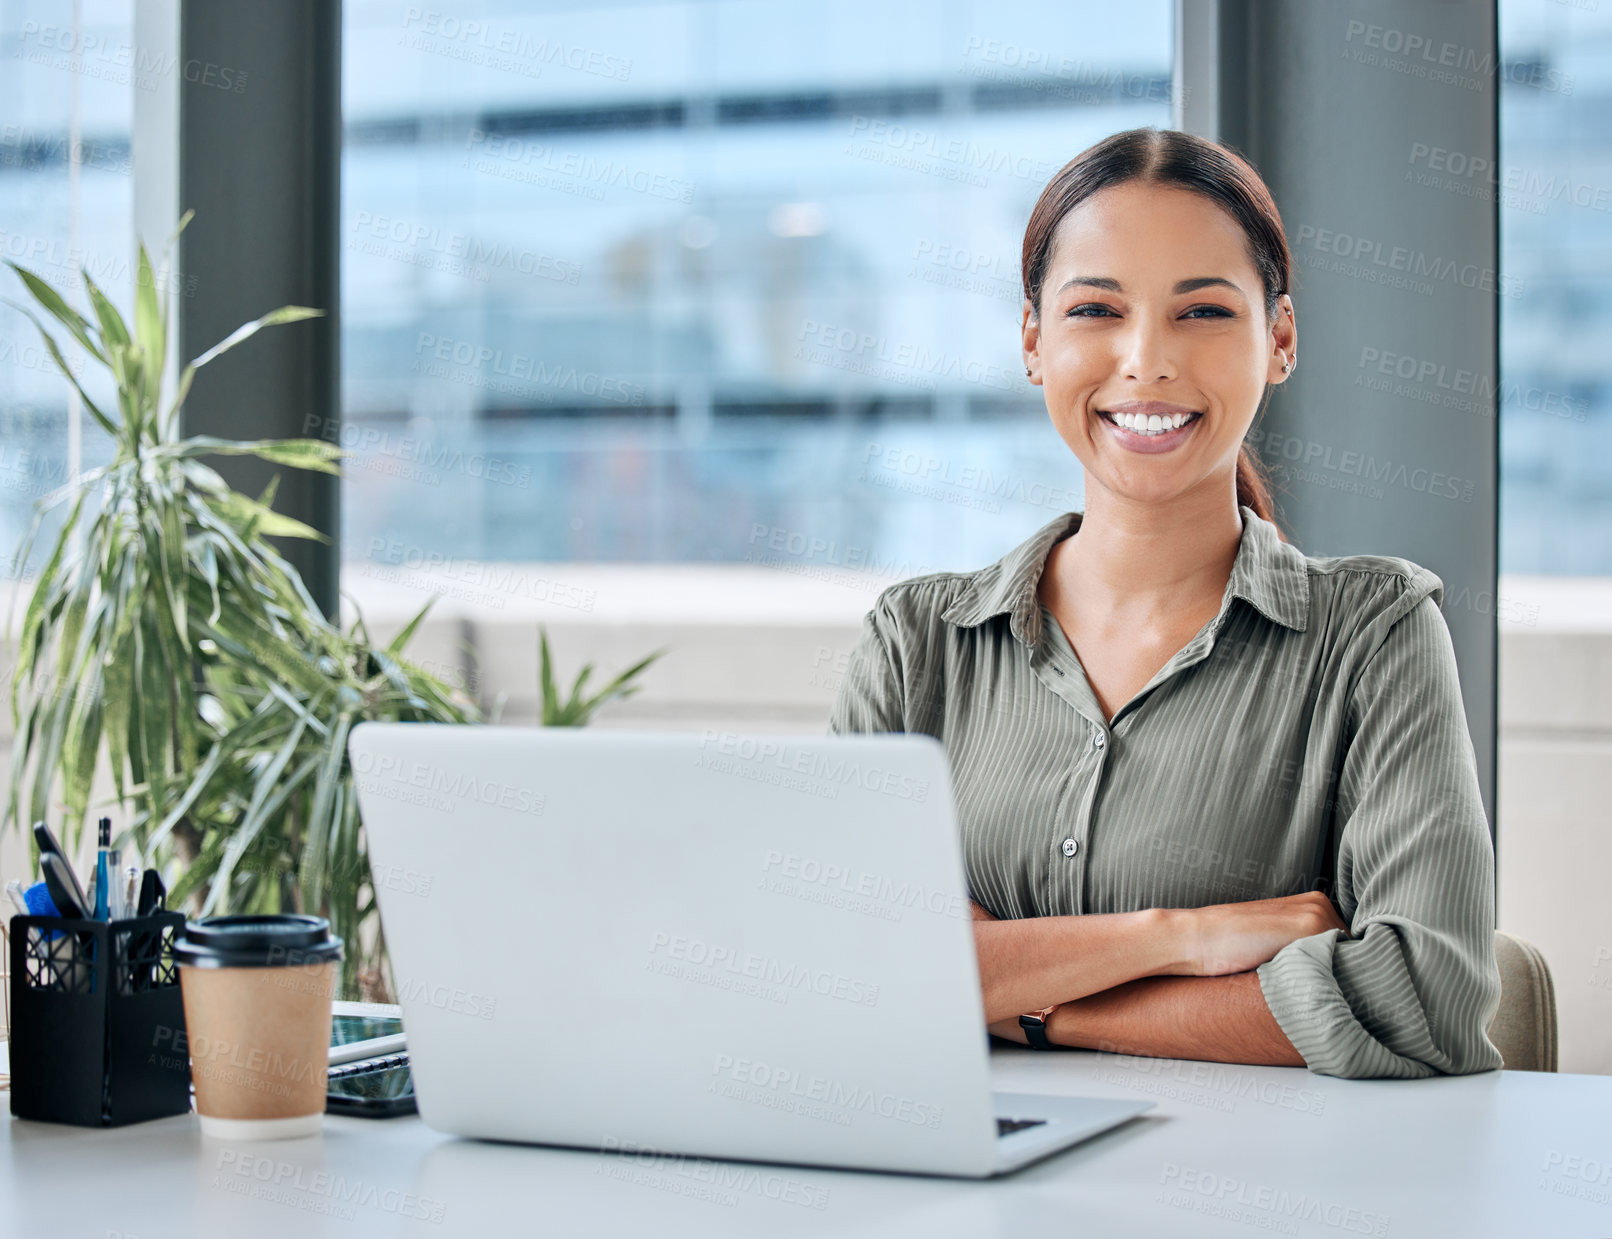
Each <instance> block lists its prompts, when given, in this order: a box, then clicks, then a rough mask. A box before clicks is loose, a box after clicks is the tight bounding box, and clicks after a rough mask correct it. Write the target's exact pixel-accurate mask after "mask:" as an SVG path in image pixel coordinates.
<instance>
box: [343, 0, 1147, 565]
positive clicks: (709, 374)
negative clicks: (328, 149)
mask: <svg viewBox="0 0 1612 1239" xmlns="http://www.w3.org/2000/svg"><path fill="white" fill-rule="evenodd" d="M1171 11H1172V6H1171V4H1170V3H1168V2H1167V0H1149V2H1147V3H1141V4H1134V5H1126V6H1123V7H1120V8H1116V7H1115V6H1112V5H1105V4H1097V3H1068V2H1066V0H1065V2H1056V3H1050V2H1049V3H1039V4H1025V5H1018V6H1013V7H1012V8H1010V9H1004V8H1003V7H1002V6H999V5H993V4H987V3H984V2H983V0H979V2H974V3H958V4H950V5H945V6H936V5H933V4H929V3H920V2H917V0H910V2H903V0H853V2H845V0H837V2H827V3H825V2H824V0H769V2H767V3H755V2H744V3H738V2H717V3H631V4H628V3H600V4H593V5H587V6H581V5H577V6H564V7H558V6H555V7H545V8H543V9H542V10H535V9H534V6H531V5H527V4H497V3H483V4H457V5H446V6H439V7H436V8H433V9H431V10H425V11H422V10H421V9H420V7H419V6H407V5H403V4H394V3H362V2H355V3H349V4H348V5H347V6H346V10H345V22H346V26H345V34H344V56H345V84H344V108H345V117H346V120H345V123H346V143H345V148H344V154H343V161H344V162H343V207H342V210H343V219H342V254H343V274H342V286H343V300H344V305H343V313H344V321H343V359H342V367H343V388H344V390H343V403H344V415H345V419H346V424H345V428H344V432H343V433H344V440H345V442H346V445H347V446H348V447H349V448H350V449H352V450H353V451H354V456H353V457H352V458H351V459H350V460H349V461H348V463H347V468H346V481H345V492H344V500H343V505H342V510H343V526H344V543H343V547H344V555H345V556H346V558H347V560H348V562H349V563H353V562H354V561H362V560H368V561H371V562H372V563H381V564H392V563H398V564H408V563H417V562H421V561H428V560H430V559H431V558H432V557H453V558H460V557H463V558H470V559H475V560H526V561H550V562H553V561H639V562H643V561H671V562H679V561H681V562H687V561H716V562H763V563H765V562H771V561H772V560H773V559H776V558H778V557H779V556H780V553H781V554H782V556H783V557H784V558H798V555H795V554H793V551H794V549H795V548H794V547H793V543H792V542H790V541H789V539H790V538H791V537H792V536H795V535H799V533H800V531H810V535H811V536H812V537H814V538H817V539H820V540H821V544H822V545H824V546H828V547H832V548H833V550H832V551H831V552H830V553H828V554H827V555H826V556H825V557H824V558H826V559H827V560H828V561H829V562H833V563H837V564H841V565H843V566H846V567H849V568H864V569H865V568H871V569H873V570H875V571H877V572H880V573H881V574H886V575H892V576H909V575H913V574H915V573H918V572H922V571H927V570H931V569H938V568H951V567H958V568H961V567H977V566H978V565H979V564H980V563H983V562H989V561H990V560H991V559H992V558H995V557H996V556H997V555H999V554H1001V553H1002V551H1003V550H1005V549H1006V548H1007V547H1008V546H1010V545H1012V544H1013V543H1014V542H1016V541H1018V540H1019V539H1020V538H1022V536H1023V535H1024V532H1025V530H1026V529H1027V528H1031V527H1034V525H1036V524H1039V523H1041V521H1042V520H1045V519H1050V518H1051V517H1052V516H1053V515H1055V514H1056V513H1057V512H1060V511H1064V510H1068V509H1069V508H1073V507H1078V506H1080V504H1081V502H1082V499H1081V496H1080V494H1079V485H1080V483H1079V466H1078V464H1077V462H1075V461H1074V460H1072V459H1071V458H1070V456H1069V453H1068V449H1067V448H1066V447H1064V445H1063V444H1062V442H1061V441H1060V440H1059V439H1058V437H1057V436H1056V434H1055V433H1054V432H1053V431H1052V429H1051V428H1050V425H1049V424H1048V420H1047V417H1046V412H1045V407H1044V405H1043V403H1042V401H1041V397H1040V390H1039V389H1038V388H1035V387H1032V386H1030V385H1029V384H1028V383H1026V382H1025V381H1024V375H1023V367H1022V364H1021V362H1020V360H1019V343H1018V318H1019V304H1020V299H1021V294H1020V286H1019V269H1018V251H1019V246H1020V243H1021V240H1022V236H1023V229H1024V225H1025V222H1026V220H1027V219H1028V216H1029V212H1030V208H1031V206H1032V205H1033V203H1034V201H1035V198H1036V196H1037V195H1038V194H1039V193H1040V191H1041V189H1042V187H1043V186H1044V185H1045V183H1046V181H1047V180H1048V178H1049V177H1050V176H1051V175H1052V173H1053V172H1055V171H1056V170H1057V169H1058V168H1059V167H1061V166H1062V165H1063V164H1064V163H1066V162H1067V161H1068V160H1069V159H1071V158H1072V157H1073V156H1075V155H1076V154H1077V153H1079V151H1081V150H1082V149H1084V148H1085V147H1086V146H1088V145H1090V144H1091V143H1092V142H1094V141H1096V140H1097V139H1099V138H1101V137H1103V136H1104V135H1106V134H1108V133H1111V132H1114V131H1116V130H1119V129H1125V128H1130V127H1133V126H1137V125H1147V124H1153V125H1160V126H1168V125H1169V124H1170V122H1171V113H1170V99H1169V89H1170V69H1171V60H1170V56H1171V24H1170V23H1171ZM937 500H938V502H937ZM779 531H782V533H781V534H780V532H779ZM780 537H781V538H782V539H783V541H784V543H785V546H784V549H783V550H782V552H780V551H779V550H778V549H775V548H774V547H773V546H772V543H774V542H775V541H777V540H778V539H779V538H780ZM871 548H877V549H876V550H873V549H871Z"/></svg>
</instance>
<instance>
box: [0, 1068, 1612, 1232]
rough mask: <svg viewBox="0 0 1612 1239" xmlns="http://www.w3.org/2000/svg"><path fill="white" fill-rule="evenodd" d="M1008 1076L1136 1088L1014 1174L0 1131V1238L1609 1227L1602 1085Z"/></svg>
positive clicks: (1096, 1089) (1597, 1079) (417, 1133)
mask: <svg viewBox="0 0 1612 1239" xmlns="http://www.w3.org/2000/svg"><path fill="white" fill-rule="evenodd" d="M992 1072H993V1077H994V1087H996V1088H997V1089H999V1090H1002V1091H1022V1092H1052V1093H1067V1094H1083V1095H1087V1096H1098V1097H1125V1098H1145V1099H1148V1100H1152V1101H1154V1102H1156V1103H1157V1106H1156V1108H1155V1109H1153V1110H1150V1111H1148V1113H1147V1114H1146V1115H1144V1116H1142V1117H1141V1118H1138V1119H1135V1120H1133V1121H1131V1122H1130V1123H1128V1124H1126V1125H1125V1126H1124V1127H1122V1128H1118V1129H1116V1130H1114V1131H1111V1132H1108V1133H1106V1134H1104V1135H1101V1136H1098V1137H1096V1138H1095V1139H1093V1140H1091V1141H1088V1142H1087V1143H1085V1144H1083V1145H1077V1146H1076V1147H1075V1148H1073V1149H1070V1150H1067V1151H1065V1152H1063V1153H1059V1154H1056V1155H1054V1156H1053V1157H1051V1158H1048V1159H1047V1160H1045V1161H1042V1162H1038V1163H1036V1164H1035V1165H1033V1166H1029V1167H1027V1168H1026V1169H1024V1170H1021V1171H1019V1172H1018V1173H1016V1174H1013V1175H1010V1176H1008V1177H1006V1178H1002V1179H995V1180H986V1181H974V1180H952V1179H938V1178H924V1177H913V1176H905V1175H890V1174H861V1173H853V1172H848V1171H830V1170H818V1169H811V1168H799V1167H778V1166H771V1165H762V1164H756V1163H746V1162H712V1161H708V1160H704V1159H696V1158H677V1157H673V1156H662V1157H659V1158H656V1157H652V1156H648V1155H640V1156H637V1157H622V1156H616V1155H605V1154H600V1153H596V1152H583V1151H573V1150H565V1149H548V1148H539V1147H529V1146H522V1145H504V1144H491V1143H483V1142H480V1141H473V1140H461V1139H457V1138H454V1137H449V1136H443V1135H440V1134H438V1133H436V1132H433V1131H432V1130H430V1129H429V1128H427V1127H426V1126H424V1125H423V1124H422V1123H421V1122H420V1121H419V1119H418V1118H414V1117H410V1118H400V1119H388V1120H384V1121H372V1120H363V1119H351V1118H334V1117H332V1118H327V1120H326V1125H325V1129H324V1132H323V1134H322V1135H320V1136H317V1137H311V1138H308V1139H303V1140H284V1141H265V1142H261V1143H254V1144H244V1143H242V1144H236V1143H224V1142H215V1141H210V1140H204V1139H203V1138H202V1137H201V1135H200V1133H199V1131H198V1129H197V1126H196V1120H195V1117H194V1116H193V1115H192V1116H187V1117H184V1118H173V1119H165V1120H161V1121H158V1122H153V1123H143V1124H138V1125H135V1126H132V1127H125V1128H120V1129H116V1130H87V1129H79V1128H71V1127H60V1126H56V1125H53V1124H45V1123H26V1122H19V1121H16V1120H12V1121H9V1122H6V1123H4V1124H3V1126H4V1130H5V1135H4V1137H3V1140H4V1155H3V1157H0V1209H3V1210H4V1213H5V1220H4V1222H3V1223H0V1232H3V1233H4V1234H6V1235H7V1236H14V1237H15V1239H69V1237H72V1236H86V1237H93V1239H114V1237H116V1236H125V1237H127V1239H136V1237H138V1239H190V1237H192V1236H195V1237H198V1239H200V1237H202V1236H207V1237H212V1236H220V1235H227V1236H229V1237H230V1239H247V1237H249V1236H257V1235H265V1236H267V1235H274V1236H283V1235H286V1234H294V1235H296V1236H297V1237H298V1239H310V1237H312V1236H318V1235H336V1236H346V1237H353V1236H362V1235H421V1236H434V1237H441V1236H449V1235H491V1236H501V1235H542V1236H545V1237H546V1236H559V1235H572V1234H575V1235H588V1236H594V1237H609V1236H615V1235H626V1236H635V1237H636V1236H643V1237H646V1239H647V1237H650V1236H655V1237H658V1236H662V1235H689V1236H699V1237H700V1239H707V1237H709V1236H721V1235H728V1234H732V1235H740V1234H744V1235H748V1236H753V1235H756V1234H767V1235H769V1236H795V1235H802V1236H804V1235H836V1236H847V1235H850V1236H856V1235H865V1236H870V1237H872V1236H878V1237H879V1239H889V1237H894V1236H903V1235H911V1236H920V1237H921V1239H944V1237H946V1236H951V1235H958V1236H964V1235H966V1236H971V1237H978V1236H995V1235H1005V1234H1015V1235H1017V1234H1055V1235H1073V1234H1079V1235H1093V1236H1106V1235H1192V1236H1212V1235H1233V1236H1242V1237H1244V1239H1246V1237H1247V1236H1248V1235H1250V1234H1252V1233H1265V1234H1274V1235H1301V1236H1305V1235H1313V1236H1325V1235H1335V1236H1345V1235H1352V1234H1355V1235H1376V1236H1395V1237H1399V1239H1434V1237H1437V1236H1445V1235H1448V1236H1459V1237H1460V1239H1477V1237H1479V1236H1491V1235H1494V1236H1527V1237H1528V1239H1534V1237H1536V1236H1553V1237H1557V1236H1560V1237H1566V1236H1585V1237H1598V1236H1612V1077H1607V1076H1588V1075H1546V1074H1537V1073H1532V1072H1509V1071H1507V1072H1500V1071H1493V1072H1486V1073H1484V1074H1482V1075H1474V1076H1456V1077H1435V1078H1433V1079H1428V1080H1339V1079H1334V1078H1332V1077H1329V1076H1319V1075H1315V1074H1313V1073H1311V1072H1308V1071H1305V1070H1304V1069H1302V1068H1279V1067H1239V1066H1228V1065H1224V1064H1218V1063H1196V1062H1177V1061H1174V1060H1167V1059H1141V1058H1131V1057H1127V1056H1121V1055H1112V1054H1096V1053H1088V1052H1081V1051H1069V1052H1060V1053H1054V1054H1037V1053H1035V1052H1033V1051H1029V1050H1022V1049H1019V1048H1017V1047H1013V1048H1003V1049H998V1050H995V1051H994V1052H993V1056H992Z"/></svg>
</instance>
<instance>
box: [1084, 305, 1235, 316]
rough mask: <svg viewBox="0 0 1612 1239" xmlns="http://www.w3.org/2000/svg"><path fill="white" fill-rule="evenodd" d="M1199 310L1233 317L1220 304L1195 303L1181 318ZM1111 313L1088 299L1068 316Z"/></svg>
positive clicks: (1196, 313)
mask: <svg viewBox="0 0 1612 1239" xmlns="http://www.w3.org/2000/svg"><path fill="white" fill-rule="evenodd" d="M1087 311H1095V312H1094V313H1088V312H1087ZM1200 311H1202V312H1203V314H1202V315H1201V316H1203V317H1208V318H1231V317H1233V314H1232V312H1231V311H1230V310H1228V309H1226V307H1225V306H1220V305H1195V306H1193V307H1192V308H1191V309H1190V310H1188V311H1187V312H1186V313H1185V314H1183V315H1182V316H1181V317H1183V318H1194V317H1200V313H1199V312H1200ZM1112 313H1113V311H1112V310H1110V309H1109V308H1108V307H1107V306H1106V305H1103V304H1102V303H1101V302H1098V301H1088V302H1086V303H1085V304H1084V305H1077V306H1075V307H1074V308H1073V309H1072V310H1070V311H1069V315H1068V316H1069V317H1070V318H1102V317H1105V316H1108V315H1111V314H1112Z"/></svg>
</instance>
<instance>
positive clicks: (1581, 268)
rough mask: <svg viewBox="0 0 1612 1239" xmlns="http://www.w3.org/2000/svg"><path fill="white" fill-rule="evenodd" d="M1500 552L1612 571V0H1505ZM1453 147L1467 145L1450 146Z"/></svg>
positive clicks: (1470, 178)
mask: <svg viewBox="0 0 1612 1239" xmlns="http://www.w3.org/2000/svg"><path fill="white" fill-rule="evenodd" d="M1500 19H1501V20H1500V47H1501V56H1502V62H1503V72H1502V74H1501V75H1500V160H1499V163H1500V167H1499V168H1498V169H1494V168H1476V167H1472V166H1471V165H1470V161H1460V162H1459V164H1455V163H1451V162H1450V159H1451V157H1450V156H1447V157H1446V159H1445V161H1444V162H1445V163H1446V165H1447V166H1446V167H1445V168H1444V169H1443V170H1442V172H1441V175H1442V176H1443V178H1444V180H1445V181H1446V182H1448V185H1449V188H1450V189H1451V190H1452V192H1463V193H1464V192H1471V191H1472V190H1473V189H1477V190H1479V191H1480V192H1484V193H1486V194H1489V195H1491V196H1493V195H1498V197H1499V200H1500V267H1501V270H1502V271H1503V272H1505V274H1506V277H1507V279H1508V280H1511V281H1514V282H1516V283H1517V284H1518V285H1519V286H1520V289H1521V291H1520V294H1519V295H1518V296H1516V297H1502V298H1500V315H1501V319H1500V323H1501V328H1500V355H1501V375H1502V384H1501V393H1500V442H1501V456H1500V462H1501V464H1500V567H1501V571H1503V572H1507V573H1539V574H1567V575H1574V576H1604V575H1612V355H1609V354H1608V351H1607V348H1606V341H1607V340H1609V339H1612V7H1609V6H1607V5H1602V4H1596V3H1592V2H1590V0H1568V2H1566V3H1563V2H1561V0H1501V4H1500ZM1454 158H1455V159H1457V160H1459V156H1458V155H1455V156H1454Z"/></svg>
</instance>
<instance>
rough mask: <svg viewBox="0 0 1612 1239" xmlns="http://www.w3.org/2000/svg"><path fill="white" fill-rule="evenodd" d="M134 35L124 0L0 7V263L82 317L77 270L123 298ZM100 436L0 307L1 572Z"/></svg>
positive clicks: (8, 278)
mask: <svg viewBox="0 0 1612 1239" xmlns="http://www.w3.org/2000/svg"><path fill="white" fill-rule="evenodd" d="M75 11H76V13H77V24H76V25H75V24H74V14H75ZM133 39H134V4H133V0H91V2H86V3H83V4H81V5H77V6H74V5H64V4H52V3H43V2H40V3H19V4H7V5H4V6H0V64H3V65H4V66H5V68H4V71H3V72H0V118H3V119H0V259H3V260H5V261H7V262H11V263H15V264H16V265H17V266H19V267H23V268H25V269H27V270H29V271H31V272H33V273H34V274H36V275H38V276H40V277H41V278H42V279H44V280H45V281H46V282H47V283H49V284H51V285H52V286H54V287H55V289H56V290H57V291H58V292H59V293H61V294H62V296H63V297H64V298H66V300H67V301H68V303H69V304H70V305H72V306H74V307H75V308H77V309H79V310H80V311H82V312H84V313H86V314H87V313H88V312H89V303H88V298H87V296H86V294H85V292H84V286H83V281H82V278H81V276H80V271H81V270H88V272H89V274H90V278H91V279H93V280H94V281H95V282H96V283H97V284H98V285H100V287H101V289H102V290H103V291H104V292H105V293H106V294H107V296H109V297H110V298H111V299H112V301H113V302H114V303H115V304H117V305H118V306H119V307H120V308H122V309H123V310H124V311H125V312H127V311H128V310H129V308H130V305H131V303H132V300H133V291H134V257H133V256H134V231H133V218H134V216H133V178H132V176H131V171H132V167H131V161H130V157H129V135H130V128H131V123H132V118H133V111H134V91H135V90H136V89H138V88H140V87H141V84H142V80H143V79H142V74H143V72H144V71H143V70H142V69H141V68H140V67H139V65H138V64H137V62H136V57H135V55H134V45H133ZM149 85H150V83H149V82H148V81H147V82H145V86H146V88H149ZM161 240H162V238H158V239H157V241H158V244H160V243H161ZM0 286H3V292H0V296H3V297H4V298H5V299H6V300H9V301H14V302H18V303H21V304H24V305H29V306H32V305H33V300H32V298H31V297H30V296H29V295H28V293H27V291H26V289H25V288H24V287H23V284H22V282H21V280H20V279H18V277H17V276H16V275H15V273H13V272H12V271H10V270H9V269H6V270H4V271H0ZM52 334H54V335H55V336H57V337H58V339H59V340H60V341H61V342H62V343H64V344H65V345H66V346H67V347H66V350H65V351H66V354H67V357H68V362H69V365H70V366H72V367H73V369H74V371H75V373H76V374H78V376H79V378H80V381H81V382H83V383H84V385H85V388H86V390H87V391H88V392H89V395H90V398H91V399H93V400H95V401H96V402H97V404H98V405H100V404H101V401H102V400H103V399H105V400H106V401H107V402H108V403H107V404H106V405H105V406H102V407H111V408H115V407H116V405H115V402H114V401H112V397H111V393H112V384H111V381H110V378H109V377H108V376H106V375H105V373H104V371H101V370H100V369H99V368H93V369H92V368H91V367H90V366H88V365H85V364H84V362H85V358H84V355H83V351H82V350H81V349H80V348H79V347H78V346H77V345H76V344H74V343H72V341H71V339H70V338H69V337H68V336H67V333H66V332H65V331H63V330H61V329H60V328H57V329H56V330H55V331H53V333H52ZM108 446H109V445H108V444H107V443H106V441H105V438H104V435H102V434H101V433H100V431H99V430H98V428H96V427H95V425H94V423H93V422H92V421H91V420H90V418H89V416H88V414H85V413H83V412H82V411H80V410H78V409H77V404H76V400H75V399H74V398H73V393H72V389H71V387H70V385H69V384H68V382H67V380H66V379H65V378H64V377H63V375H62V374H61V372H60V371H59V370H58V369H57V367H56V363H55V362H54V361H53V360H52V359H51V356H50V354H49V353H48V352H47V351H46V349H45V346H44V344H43V342H42V341H41V340H40V338H39V333H38V331H37V330H36V329H35V328H34V326H33V324H31V323H30V322H29V321H28V320H27V318H25V317H24V316H23V315H22V314H21V313H19V312H18V311H16V310H14V309H12V308H10V307H9V306H6V307H0V577H5V578H10V577H11V576H13V575H14V574H15V570H14V565H13V552H14V551H15V550H16V549H17V548H18V547H19V545H20V543H21V541H22V539H23V537H24V535H25V534H26V532H27V529H28V527H29V525H30V523H31V522H32V520H33V514H34V508H35V504H36V502H37V501H38V500H40V499H41V498H43V497H45V496H46V495H48V494H49V493H50V492H51V491H53V490H55V489H56V488H58V487H60V486H63V485H64V484H66V483H67V482H68V481H70V480H71V479H72V477H73V475H74V472H75V470H77V469H78V468H81V467H85V466H90V465H94V464H97V463H99V462H101V461H104V460H105V459H106V458H107V454H108V453H107V449H108ZM58 516H60V513H58ZM49 535H50V527H47V529H46V531H45V533H44V534H42V536H41V537H40V539H39V542H38V543H37V544H36V547H35V550H34V553H33V555H31V556H30V559H29V562H28V564H26V565H23V567H22V571H21V573H20V575H21V576H22V577H24V579H25V580H26V579H27V578H28V577H29V575H30V572H31V570H32V569H37V568H38V566H39V561H40V560H41V558H42V556H43V555H44V554H45V553H48V551H49V549H50V540H49ZM0 592H4V591H3V590H0Z"/></svg>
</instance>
